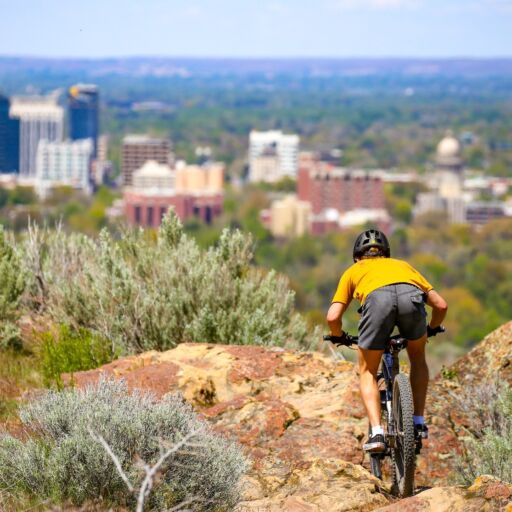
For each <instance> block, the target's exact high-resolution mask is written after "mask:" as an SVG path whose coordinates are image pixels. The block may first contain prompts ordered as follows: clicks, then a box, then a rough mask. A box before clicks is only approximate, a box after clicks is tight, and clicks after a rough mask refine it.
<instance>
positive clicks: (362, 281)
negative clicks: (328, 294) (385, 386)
mask: <svg viewBox="0 0 512 512" xmlns="http://www.w3.org/2000/svg"><path fill="white" fill-rule="evenodd" d="M353 259H354V264H353V265H352V266H350V267H349V268H348V269H347V270H346V272H344V274H343V275H342V276H341V279H340V281H339V284H338V288H337V290H336V293H335V294H334V297H333V299H332V304H331V306H330V308H329V311H328V313H327V323H328V324H329V327H330V330H331V335H333V336H336V337H339V342H340V343H343V342H344V341H346V340H348V338H347V334H346V333H344V332H343V330H342V318H343V314H344V313H345V311H346V310H347V308H348V306H349V304H350V302H351V301H352V298H356V299H357V300H359V301H360V303H361V304H362V305H361V307H360V308H359V310H358V312H359V313H361V319H360V321H359V327H358V330H359V341H358V359H359V372H360V388H361V396H362V399H363V402H364V405H365V408H366V411H367V414H368V418H369V420H370V425H371V432H370V435H369V438H368V441H367V443H366V444H365V445H364V446H363V449H364V450H365V451H368V452H372V453H373V452H381V451H384V450H385V448H386V445H385V438H384V430H383V427H382V425H381V421H380V418H381V411H380V394H379V389H378V386H377V377H376V376H377V371H378V368H379V364H380V360H381V357H382V354H383V352H384V346H385V343H386V342H387V340H388V339H389V337H390V335H391V333H392V331H393V329H394V327H395V326H397V327H398V330H399V332H400V335H401V336H403V337H404V338H406V339H407V340H408V345H407V353H408V356H409V360H410V366H411V372H410V380H411V387H412V393H413V400H414V428H415V434H416V439H417V443H418V449H419V448H421V439H422V438H423V439H425V438H427V437H428V428H427V426H426V424H425V419H424V409H425V399H426V395H427V386H428V379H429V374H428V366H427V362H426V360H425V344H426V343H427V336H435V335H436V334H437V333H438V332H442V331H443V330H444V329H443V327H441V323H442V321H443V320H444V317H445V315H446V311H447V309H448V306H447V304H446V301H445V300H444V299H443V298H442V297H441V296H440V295H439V294H438V293H437V292H436V291H435V290H434V289H433V287H432V285H431V284H430V283H429V282H428V281H427V280H426V279H425V278H424V277H423V276H422V275H421V274H420V273H419V272H418V271H417V270H416V269H414V268H413V267H412V266H411V265H409V264H408V263H407V262H405V261H402V260H398V259H393V258H391V251H390V247H389V242H388V240H387V238H386V235H385V234H384V233H382V232H381V231H378V230H375V229H369V230H366V231H364V232H362V233H361V234H360V235H359V236H358V237H357V239H356V241H355V244H354V250H353ZM425 302H426V303H427V304H428V305H429V306H431V307H432V317H431V319H430V323H429V324H428V325H427V323H426V316H427V314H426V311H425V305H424V304H425Z"/></svg>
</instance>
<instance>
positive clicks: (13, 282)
mask: <svg viewBox="0 0 512 512" xmlns="http://www.w3.org/2000/svg"><path fill="white" fill-rule="evenodd" d="M24 290H25V274H24V272H23V271H22V269H21V262H20V258H19V257H18V254H17V253H16V251H15V249H14V248H13V246H12V244H11V243H9V242H8V241H7V240H6V237H5V233H4V229H3V227H2V226H0V347H2V348H5V347H8V346H13V345H17V344H19V340H20V336H19V330H18V328H17V326H16V320H17V319H18V317H19V310H18V307H19V303H20V300H21V296H22V294H23V292H24Z"/></svg>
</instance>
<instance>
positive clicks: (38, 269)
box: [25, 213, 307, 353]
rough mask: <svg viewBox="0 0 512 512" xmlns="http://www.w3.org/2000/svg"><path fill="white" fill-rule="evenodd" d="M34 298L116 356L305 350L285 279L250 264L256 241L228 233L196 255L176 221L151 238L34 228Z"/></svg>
mask: <svg viewBox="0 0 512 512" xmlns="http://www.w3.org/2000/svg"><path fill="white" fill-rule="evenodd" d="M25 247H26V248H25V250H26V252H27V254H28V255H29V257H27V261H29V262H31V263H30V265H31V272H30V274H31V275H32V276H36V275H37V276H38V278H37V279H32V282H31V286H30V289H31V290H32V296H34V295H36V296H40V297H42V301H43V303H44V307H45V308H46V312H47V314H49V315H50V316H51V317H53V319H54V320H55V321H57V322H59V323H65V324H68V325H71V326H74V327H84V328H87V329H90V330H92V331H94V332H96V333H97V334H98V335H100V336H101V337H103V338H105V339H108V340H110V341H111V342H112V344H113V349H114V350H113V351H114V352H116V353H118V352H124V353H133V352H141V351H145V350H149V349H157V350H165V349H169V348H173V347H175V346H176V345H177V344H179V343H182V342H186V341H189V342H190V341H196V342H209V343H227V344H231V343H236V344H259V345H283V344H284V343H286V342H295V343H296V344H298V345H303V344H304V343H305V341H306V338H307V329H306V325H305V322H304V320H303V319H302V317H300V315H298V314H297V313H295V312H294V293H293V292H292V291H291V290H290V289H289V287H288V282H287V280H286V278H284V277H282V276H280V275H277V274H276V273H275V272H268V273H267V272H264V271H262V270H259V269H256V268H254V267H252V266H251V260H252V256H253V254H252V240H251V238H250V236H249V235H244V234H242V233H241V232H240V231H229V230H225V231H224V232H223V233H222V235H221V237H220V239H219V241H218V244H217V245H216V246H215V247H211V248H210V249H208V250H203V249H201V248H200V247H199V246H198V245H197V243H196V242H195V241H194V240H193V239H192V238H190V237H188V236H186V235H185V234H184V233H183V228H182V225H181V224H180V222H179V220H178V218H177V217H176V216H175V215H174V214H172V213H171V214H169V215H168V216H166V217H165V218H164V220H163V223H162V226H161V228H160V230H159V231H158V235H157V240H156V241H155V240H154V239H152V238H151V236H150V235H149V234H148V233H147V232H144V231H142V230H131V231H126V232H125V233H124V234H123V235H122V236H121V237H120V239H114V238H113V237H112V235H110V234H109V233H108V232H107V231H106V230H105V231H103V232H102V233H101V234H100V236H99V239H98V240H97V241H94V240H92V239H91V238H89V237H87V236H85V235H78V234H66V233H64V232H63V231H59V230H57V231H54V232H49V231H45V232H44V233H41V232H39V231H34V230H32V235H31V237H29V239H28V240H27V241H26V243H25Z"/></svg>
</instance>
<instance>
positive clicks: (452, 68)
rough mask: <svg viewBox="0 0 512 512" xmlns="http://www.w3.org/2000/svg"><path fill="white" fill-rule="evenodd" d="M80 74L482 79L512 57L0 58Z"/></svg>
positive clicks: (508, 70) (15, 68) (8, 65)
mask: <svg viewBox="0 0 512 512" xmlns="http://www.w3.org/2000/svg"><path fill="white" fill-rule="evenodd" d="M25 72H30V73H39V72H48V73H58V74H60V73H63V72H65V73H79V74H85V75H87V76H90V77H94V76H104V75H110V74H119V75H125V76H155V77H162V76H222V75H234V76H240V77H244V76H249V75H253V74H285V75H293V76H302V77H315V76H377V75H401V76H404V77H414V76H430V77H432V76H438V77H441V76H444V77H450V76H451V77H453V76H459V77H468V78H469V77H480V78H481V77H485V76H492V75H494V76H502V77H504V76H512V58H500V59H470V58H457V59H413V58H410V59H397V58H393V59H391V58H390V59H375V58H365V59H361V58H352V59H328V58H317V59H310V58H308V59H306V58H304V59H300V58H298V59H265V58H261V59H234V58H226V59H218V58H216V59H206V58H204V59H203V58H178V57H125V58H106V59H50V58H35V57H0V75H1V74H7V73H8V74H11V73H25Z"/></svg>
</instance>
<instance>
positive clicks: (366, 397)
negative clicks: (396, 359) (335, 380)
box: [358, 348, 384, 427]
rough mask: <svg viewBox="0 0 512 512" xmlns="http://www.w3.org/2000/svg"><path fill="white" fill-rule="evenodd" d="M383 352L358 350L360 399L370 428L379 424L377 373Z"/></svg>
mask: <svg viewBox="0 0 512 512" xmlns="http://www.w3.org/2000/svg"><path fill="white" fill-rule="evenodd" d="M383 352H384V351H383V350H365V349H362V348H358V353H359V379H360V381H359V384H360V388H361V397H362V399H363V403H364V406H365V408H366V412H367V414H368V418H369V420H370V425H371V426H372V427H376V426H378V425H380V424H381V419H380V393H379V388H378V386H377V371H378V369H379V364H380V359H381V357H382V354H383Z"/></svg>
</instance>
